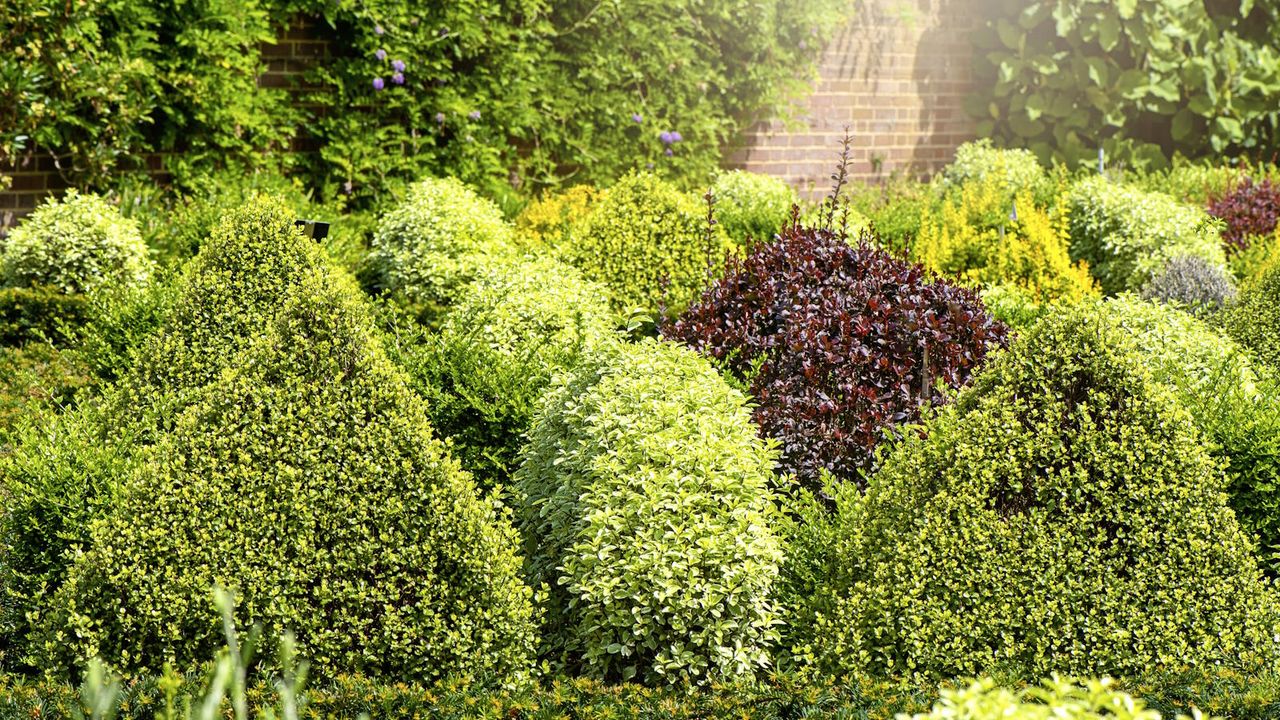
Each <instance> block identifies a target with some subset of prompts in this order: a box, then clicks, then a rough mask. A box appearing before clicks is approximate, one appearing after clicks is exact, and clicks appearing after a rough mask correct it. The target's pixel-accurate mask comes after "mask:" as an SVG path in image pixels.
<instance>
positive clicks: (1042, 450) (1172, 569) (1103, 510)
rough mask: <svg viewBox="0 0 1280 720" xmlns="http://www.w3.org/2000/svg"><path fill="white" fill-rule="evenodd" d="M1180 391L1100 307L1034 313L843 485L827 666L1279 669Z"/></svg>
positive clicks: (822, 624)
mask: <svg viewBox="0 0 1280 720" xmlns="http://www.w3.org/2000/svg"><path fill="white" fill-rule="evenodd" d="M1201 437H1202V436H1201V435H1200V433H1199V432H1198V431H1197V430H1196V428H1195V425H1194V422H1193V420H1192V417H1191V415H1190V414H1189V413H1188V412H1187V411H1186V410H1184V409H1183V408H1182V407H1181V406H1180V405H1179V403H1178V400H1177V397H1176V394H1175V391H1174V390H1172V389H1170V388H1168V387H1166V386H1165V385H1164V384H1162V383H1159V382H1157V381H1155V380H1154V379H1153V378H1152V376H1151V374H1150V372H1149V371H1148V370H1147V369H1146V368H1145V367H1144V366H1143V363H1142V361H1141V358H1140V357H1138V355H1137V353H1136V351H1135V349H1134V346H1133V343H1132V342H1131V341H1130V340H1129V338H1128V333H1127V331H1126V330H1125V329H1124V327H1123V326H1122V325H1120V324H1119V323H1118V322H1116V321H1115V320H1113V319H1111V318H1110V317H1109V316H1108V314H1107V313H1106V312H1103V311H1100V310H1099V309H1098V308H1096V307H1089V306H1085V307H1078V308H1075V309H1070V310H1065V311H1062V312H1058V313H1055V314H1053V315H1050V316H1048V317H1047V318H1045V319H1044V320H1042V321H1041V322H1039V323H1038V324H1037V325H1036V326H1035V327H1034V328H1032V329H1031V330H1030V331H1028V332H1027V333H1025V334H1023V335H1022V336H1021V337H1020V339H1019V340H1016V341H1015V342H1014V343H1013V345H1012V346H1011V347H1010V349H1009V350H1008V351H1007V352H1004V353H1002V354H1000V355H999V356H998V357H997V358H996V359H994V360H993V361H992V363H991V364H990V365H989V366H988V367H987V369H986V370H985V371H984V372H982V373H981V374H980V375H979V376H978V377H977V378H975V380H974V382H973V384H972V385H971V386H970V387H969V388H968V389H966V390H964V391H962V392H961V393H960V395H959V397H958V398H957V400H956V402H955V403H953V404H951V405H948V406H946V407H944V408H942V409H941V410H939V411H938V412H937V414H936V415H934V416H933V417H932V418H930V419H929V421H928V422H927V423H926V425H925V426H924V427H923V428H922V429H921V431H920V432H910V433H905V434H904V437H903V439H902V440H901V441H900V442H899V443H898V444H897V445H896V446H895V447H894V448H893V450H892V452H891V453H890V454H889V456H888V457H887V458H886V459H885V462H884V465H883V467H882V469H881V470H880V472H879V473H877V474H876V475H875V476H874V477H873V479H872V482H871V484H870V486H869V487H868V489H867V492H866V495H865V497H858V496H854V495H848V496H843V497H844V498H845V499H846V502H843V503H842V504H841V505H840V507H839V509H838V512H839V518H838V521H839V522H840V527H841V529H842V530H841V531H842V534H844V535H846V536H847V537H848V538H850V539H849V540H848V541H847V542H846V543H845V544H844V545H842V546H841V548H840V550H839V552H838V555H837V557H836V560H835V562H834V563H833V566H834V567H835V568H837V569H838V572H835V573H833V574H832V578H831V581H830V584H829V585H828V589H827V590H826V592H819V593H816V594H815V598H816V602H818V603H819V604H820V609H819V612H818V618H819V619H818V623H817V627H816V628H815V631H814V636H815V638H816V639H815V641H814V642H813V644H812V645H811V646H810V650H811V651H812V652H811V653H809V654H808V656H809V657H812V658H813V659H815V660H816V661H817V663H818V665H819V667H821V668H823V669H824V670H825V671H827V672H833V673H843V672H850V671H854V670H862V671H868V672H872V673H877V674H879V673H885V674H895V675H898V674H901V675H910V676H928V677H956V676H962V675H969V676H972V675H975V674H978V673H983V672H994V671H997V670H998V671H1000V672H1002V673H1010V674H1013V675H1015V676H1021V677H1034V676H1043V675H1044V674H1045V673H1047V672H1049V671H1050V670H1053V671H1058V672H1064V673H1071V674H1075V675H1081V676H1097V675H1116V676H1123V677H1138V676H1141V675H1143V674H1144V673H1148V672H1157V671H1160V670H1171V669H1178V668H1181V667H1185V666H1188V665H1190V666H1193V667H1199V668H1210V667H1216V666H1218V665H1222V666H1224V667H1244V666H1251V664H1252V663H1260V667H1263V668H1273V669H1274V668H1275V667H1276V662H1277V650H1280V647H1278V643H1280V641H1278V640H1277V631H1278V630H1280V624H1278V621H1280V615H1278V614H1277V608H1276V605H1275V599H1274V596H1273V594H1272V591H1271V588H1270V586H1269V584H1268V583H1266V582H1264V581H1263V579H1262V576H1261V573H1260V571H1259V569H1258V565H1257V562H1256V560H1255V559H1254V556H1253V550H1254V548H1253V543H1252V542H1251V541H1250V539H1249V537H1248V536H1247V534H1246V533H1245V532H1244V531H1243V530H1242V529H1241V527H1240V524H1239V523H1238V522H1237V520H1236V516H1235V514H1234V513H1233V512H1232V511H1231V509H1230V507H1229V506H1228V503H1227V497H1226V495H1225V493H1224V490H1225V488H1226V480H1225V477H1224V475H1223V473H1222V471H1221V470H1220V469H1219V467H1218V464H1217V462H1216V461H1215V460H1214V459H1213V458H1212V457H1211V456H1210V454H1209V453H1208V452H1207V451H1206V450H1205V449H1204V448H1203V447H1202V442H1201Z"/></svg>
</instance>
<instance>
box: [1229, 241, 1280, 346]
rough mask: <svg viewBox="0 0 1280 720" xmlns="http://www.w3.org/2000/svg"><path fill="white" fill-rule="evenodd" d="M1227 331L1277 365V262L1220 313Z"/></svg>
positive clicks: (1279, 293)
mask: <svg viewBox="0 0 1280 720" xmlns="http://www.w3.org/2000/svg"><path fill="white" fill-rule="evenodd" d="M1222 324H1223V327H1224V328H1225V329H1226V331H1227V334H1228V335H1230V336H1231V337H1232V338H1234V339H1235V341H1236V342H1238V343H1240V344H1241V345H1243V346H1244V347H1246V348H1248V349H1249V351H1250V352H1252V353H1253V354H1254V355H1256V356H1257V357H1258V359H1260V360H1262V361H1263V362H1265V363H1266V364H1268V365H1270V366H1271V367H1272V368H1273V369H1275V368H1280V265H1277V266H1275V267H1272V268H1271V269H1270V270H1268V271H1267V272H1266V273H1265V274H1263V275H1262V276H1261V277H1260V278H1258V279H1257V280H1256V281H1254V282H1253V283H1252V284H1251V285H1248V286H1246V287H1245V289H1244V290H1242V291H1241V292H1240V299H1239V301H1238V302H1237V303H1236V304H1234V305H1232V306H1231V307H1230V308H1228V309H1227V310H1226V311H1225V312H1224V313H1223V316H1222Z"/></svg>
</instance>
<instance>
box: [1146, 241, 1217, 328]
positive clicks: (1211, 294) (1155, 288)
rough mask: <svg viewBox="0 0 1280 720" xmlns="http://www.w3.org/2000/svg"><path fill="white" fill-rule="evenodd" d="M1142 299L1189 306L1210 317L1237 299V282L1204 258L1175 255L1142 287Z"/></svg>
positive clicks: (1196, 313)
mask: <svg viewBox="0 0 1280 720" xmlns="http://www.w3.org/2000/svg"><path fill="white" fill-rule="evenodd" d="M1141 295H1142V299H1144V300H1152V301H1155V302H1164V303H1171V304H1174V305H1178V306H1180V307H1183V308H1186V309H1187V310H1189V311H1190V312H1192V313H1193V314H1195V315H1200V316H1208V315H1212V314H1214V313H1216V312H1218V311H1219V310H1221V309H1222V307H1223V306H1224V305H1228V304H1230V303H1231V302H1232V301H1234V300H1235V299H1236V284H1235V280H1233V279H1232V277H1231V274H1230V273H1228V272H1227V271H1226V270H1225V269H1223V268H1222V266H1220V265H1211V264H1210V263H1208V262H1206V261H1205V260H1204V259H1203V258H1198V257H1189V256H1188V257H1176V258H1172V259H1170V260H1169V262H1168V263H1167V264H1166V265H1165V266H1164V269H1163V270H1161V271H1160V272H1159V273H1158V274H1157V275H1155V276H1154V277H1152V278H1151V279H1150V280H1148V281H1147V283H1146V284H1145V285H1143V286H1142V292H1141Z"/></svg>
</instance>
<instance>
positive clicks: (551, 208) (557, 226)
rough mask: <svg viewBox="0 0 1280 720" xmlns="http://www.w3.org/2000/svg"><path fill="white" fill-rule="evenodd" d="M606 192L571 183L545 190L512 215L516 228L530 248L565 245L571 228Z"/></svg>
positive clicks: (586, 214)
mask: <svg viewBox="0 0 1280 720" xmlns="http://www.w3.org/2000/svg"><path fill="white" fill-rule="evenodd" d="M605 195H606V192H605V191H604V190H597V189H596V188H594V187H591V186H590V185H574V186H573V187H571V188H569V189H568V190H563V191H561V192H556V193H549V194H547V195H543V196H542V197H540V198H538V199H537V200H534V201H533V202H531V203H529V204H528V205H526V206H525V208H524V209H523V210H521V211H520V214H519V215H518V216H517V217H516V231H517V232H518V233H519V234H520V237H521V239H522V240H525V241H527V242H528V243H530V244H531V245H532V246H533V247H536V248H540V247H549V248H553V249H557V248H564V247H568V245H569V243H570V242H571V233H572V231H573V229H574V228H575V227H577V226H578V225H579V224H581V223H582V221H583V220H585V219H586V218H587V216H588V215H590V214H591V211H592V210H593V209H594V208H595V206H596V204H597V203H599V202H600V201H601V200H602V199H603V198H604V197H605Z"/></svg>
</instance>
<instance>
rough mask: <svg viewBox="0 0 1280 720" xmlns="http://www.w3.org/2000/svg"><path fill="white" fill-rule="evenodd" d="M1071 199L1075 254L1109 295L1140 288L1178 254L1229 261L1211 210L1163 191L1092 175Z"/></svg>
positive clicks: (1212, 261)
mask: <svg viewBox="0 0 1280 720" xmlns="http://www.w3.org/2000/svg"><path fill="white" fill-rule="evenodd" d="M1067 203H1068V207H1069V211H1068V212H1069V214H1068V217H1069V218H1070V223H1069V228H1070V233H1071V255H1072V257H1073V258H1076V259H1083V260H1085V261H1087V262H1088V263H1089V269H1090V271H1091V272H1092V273H1093V275H1094V277H1096V278H1097V279H1098V283H1099V284H1100V285H1101V286H1102V290H1103V292H1106V293H1108V294H1115V293H1119V292H1122V291H1125V290H1133V291H1137V290H1139V289H1140V288H1141V287H1142V285H1143V284H1144V283H1145V282H1147V281H1148V280H1150V279H1151V278H1152V277H1153V276H1155V275H1156V274H1158V273H1159V272H1160V271H1161V270H1162V269H1164V266H1165V265H1166V264H1168V262H1169V261H1170V260H1172V259H1173V258H1176V257H1184V256H1191V257H1198V258H1200V259H1202V260H1204V261H1205V262H1207V263H1209V264H1210V265H1218V266H1225V265H1226V256H1225V255H1224V254H1223V251H1222V241H1221V239H1220V238H1219V236H1218V228H1217V225H1216V223H1215V222H1214V220H1213V219H1212V218H1211V217H1209V215H1208V213H1206V212H1205V211H1203V210H1201V209H1200V208H1197V207H1193V206H1191V205H1186V204H1183V203H1180V202H1178V201H1177V200H1174V199H1173V198H1172V197H1169V196H1168V195H1164V194H1163V193H1153V192H1146V191H1144V190H1139V189H1137V188H1134V187H1132V186H1128V185H1123V184H1118V183H1113V182H1111V181H1109V180H1107V179H1106V178H1104V177H1101V176H1092V177H1088V178H1085V179H1083V180H1080V181H1078V182H1076V183H1075V184H1074V185H1073V186H1072V188H1071V191H1070V193H1069V195H1068V200H1067Z"/></svg>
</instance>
